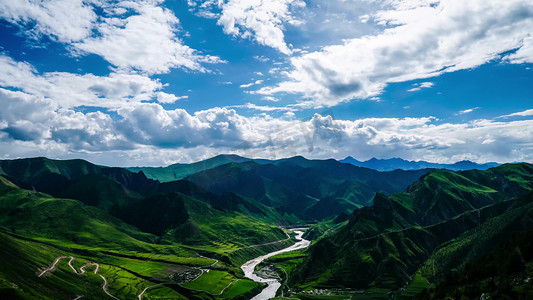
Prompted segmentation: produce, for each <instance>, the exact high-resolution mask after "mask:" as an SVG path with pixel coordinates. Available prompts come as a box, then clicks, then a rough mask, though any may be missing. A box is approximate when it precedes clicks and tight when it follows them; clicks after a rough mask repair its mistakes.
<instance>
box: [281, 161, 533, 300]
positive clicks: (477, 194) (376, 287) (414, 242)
mask: <svg viewBox="0 0 533 300" xmlns="http://www.w3.org/2000/svg"><path fill="white" fill-rule="evenodd" d="M532 190H533V166H532V165H529V164H511V165H502V166H500V167H497V168H493V169H489V170H486V171H480V170H471V171H464V172H451V171H443V170H436V171H433V172H431V173H428V174H426V175H425V176H423V177H422V178H420V180H418V181H417V182H415V183H413V184H412V185H410V186H409V187H408V188H407V189H406V191H405V192H403V193H399V194H393V195H390V196H386V195H383V194H377V195H376V196H375V198H374V204H373V206H371V207H364V208H361V209H358V210H355V211H354V213H353V214H352V215H351V216H350V219H349V222H348V223H347V224H346V225H345V226H344V227H341V228H339V229H337V230H336V231H334V232H333V233H329V234H325V235H323V238H321V239H319V240H318V241H316V242H315V243H314V244H313V245H312V246H311V247H310V249H309V250H308V251H307V254H308V255H307V257H306V258H305V259H304V260H303V262H302V264H301V265H300V266H299V267H298V268H296V269H295V271H294V272H293V273H292V274H291V276H290V278H292V279H291V282H292V283H293V284H294V285H296V286H299V287H300V288H301V289H311V288H322V289H324V288H325V289H332V288H355V289H363V290H367V291H374V292H375V293H377V294H379V293H381V295H382V296H386V294H387V293H388V292H393V291H396V290H399V289H401V288H403V287H406V286H407V285H408V284H409V283H412V281H413V278H416V279H417V280H419V279H420V278H424V280H426V282H427V280H428V279H429V280H430V281H438V280H439V278H436V277H435V278H433V277H430V276H427V275H420V276H422V277H419V276H418V277H417V276H416V274H417V272H420V270H421V267H422V265H423V264H426V269H427V268H429V267H432V266H433V265H432V263H429V264H430V265H429V267H428V266H427V264H428V259H430V257H432V255H436V254H437V253H439V252H441V251H443V254H442V255H441V257H443V258H444V259H445V260H446V261H447V262H448V263H449V262H460V264H464V263H466V262H469V261H472V260H473V259H475V258H479V255H481V254H483V253H484V252H481V251H480V252H479V253H478V254H475V255H472V256H471V257H470V256H465V255H464V252H457V256H452V255H450V253H451V251H452V249H457V247H459V245H462V246H463V247H464V248H463V251H467V250H466V249H476V247H478V246H479V247H481V248H483V247H486V248H488V246H487V245H491V244H493V243H495V242H496V241H500V242H501V241H504V240H505V239H506V237H508V235H509V234H510V233H512V232H513V231H520V230H525V229H529V224H530V223H528V222H525V221H524V220H527V218H529V216H530V214H531V213H532V212H533V210H532V208H533V207H532V206H531V205H533V204H531V202H532V200H533V199H532V197H531V195H532V194H528V193H530V192H531V191H532ZM524 195H525V196H524ZM516 197H519V198H516ZM520 197H522V198H520ZM515 214H522V215H523V216H527V218H526V219H523V218H522V219H520V218H518V219H515V218H511V217H509V216H513V215H515ZM499 220H506V222H508V224H507V225H505V226H504V225H502V223H501V222H500V221H499ZM517 220H522V222H521V223H520V222H519V221H517ZM519 224H520V225H519ZM480 225H481V226H480ZM477 230H479V231H482V232H483V233H484V235H483V236H487V233H490V234H493V235H494V236H493V239H492V240H486V241H484V242H481V241H476V242H473V243H472V244H468V243H467V241H469V240H471V239H472V235H473V234H475V232H477ZM483 245H484V246H483ZM438 249H440V250H438ZM437 250H438V251H437ZM435 251H437V252H435ZM485 253H486V252H485ZM429 261H431V260H429ZM443 262H444V261H441V263H443ZM437 264H438V263H437ZM454 267H455V266H452V265H447V266H444V267H443V268H442V269H441V270H440V271H437V272H436V273H435V274H443V273H444V272H443V271H444V270H445V269H449V268H454ZM423 274H424V273H423Z"/></svg>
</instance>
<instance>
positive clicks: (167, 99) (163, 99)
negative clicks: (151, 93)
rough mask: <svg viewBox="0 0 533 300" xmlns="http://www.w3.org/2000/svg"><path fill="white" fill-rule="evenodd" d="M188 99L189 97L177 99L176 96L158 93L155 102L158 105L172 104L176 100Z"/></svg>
mask: <svg viewBox="0 0 533 300" xmlns="http://www.w3.org/2000/svg"><path fill="white" fill-rule="evenodd" d="M187 98H189V96H179V97H177V96H176V95H173V94H168V93H165V92H159V93H157V102H159V103H168V104H170V103H174V102H176V101H178V100H181V99H187Z"/></svg>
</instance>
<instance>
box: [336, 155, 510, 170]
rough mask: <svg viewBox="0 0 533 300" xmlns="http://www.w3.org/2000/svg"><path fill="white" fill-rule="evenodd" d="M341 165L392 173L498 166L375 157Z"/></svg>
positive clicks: (349, 158)
mask: <svg viewBox="0 0 533 300" xmlns="http://www.w3.org/2000/svg"><path fill="white" fill-rule="evenodd" d="M340 162H342V163H347V164H352V165H354V166H357V167H364V168H369V169H374V170H378V171H392V170H396V169H401V170H419V169H425V168H431V169H447V170H453V171H463V170H472V169H479V170H486V169H489V168H494V167H497V166H498V165H499V164H498V163H495V162H489V163H484V164H478V163H475V162H471V161H469V160H463V161H459V162H456V163H453V164H439V163H430V162H427V161H422V160H421V161H409V160H404V159H401V158H389V159H377V158H375V157H373V158H371V159H369V160H367V161H359V160H357V159H355V158H353V157H351V156H348V157H346V158H345V159H342V160H340Z"/></svg>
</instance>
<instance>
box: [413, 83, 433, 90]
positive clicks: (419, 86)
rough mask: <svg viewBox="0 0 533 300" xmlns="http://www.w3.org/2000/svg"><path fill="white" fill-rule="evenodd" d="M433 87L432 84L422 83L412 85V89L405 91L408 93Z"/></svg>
mask: <svg viewBox="0 0 533 300" xmlns="http://www.w3.org/2000/svg"><path fill="white" fill-rule="evenodd" d="M434 85H435V83H434V82H422V83H419V84H414V88H412V89H409V90H407V91H408V92H416V91H420V90H421V89H426V88H431V87H433V86H434Z"/></svg>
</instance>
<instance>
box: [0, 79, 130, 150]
mask: <svg viewBox="0 0 533 300" xmlns="http://www.w3.org/2000/svg"><path fill="white" fill-rule="evenodd" d="M0 104H1V106H2V107H3V108H5V109H2V111H0V131H1V132H3V133H5V135H4V136H3V137H0V139H1V140H3V141H10V142H13V141H15V142H16V141H24V142H34V143H35V144H41V145H43V147H45V148H46V147H49V144H59V145H63V146H64V147H67V148H69V149H73V150H84V151H96V150H98V151H100V150H106V149H107V150H109V149H124V148H127V145H131V143H127V141H125V140H124V139H123V138H122V137H121V134H120V132H117V131H116V130H115V127H114V124H113V123H114V121H113V120H112V119H111V117H110V116H109V115H107V114H104V113H102V112H92V113H87V114H84V113H81V112H76V111H73V110H71V109H62V108H59V107H58V106H57V105H55V104H54V103H53V102H52V101H51V100H50V99H47V98H44V97H39V96H35V95H30V94H27V93H24V92H19V91H10V90H6V89H3V88H0Z"/></svg>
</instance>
